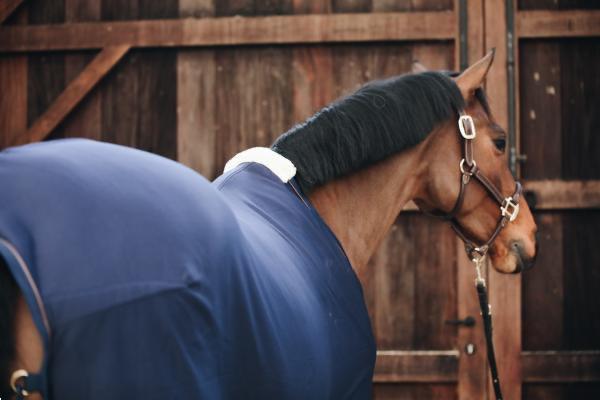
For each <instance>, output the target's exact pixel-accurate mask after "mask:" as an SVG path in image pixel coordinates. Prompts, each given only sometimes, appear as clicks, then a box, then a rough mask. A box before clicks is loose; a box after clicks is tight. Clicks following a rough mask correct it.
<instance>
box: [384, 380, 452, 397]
mask: <svg viewBox="0 0 600 400" xmlns="http://www.w3.org/2000/svg"><path fill="white" fill-rule="evenodd" d="M373 399H375V400H398V399H402V400H413V399H414V400H421V399H427V400H454V399H457V393H456V386H455V385H454V384H448V383H446V384H439V383H438V384H431V383H401V384H397V383H380V384H378V385H376V386H375V387H374V390H373Z"/></svg>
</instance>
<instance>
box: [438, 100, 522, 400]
mask: <svg viewBox="0 0 600 400" xmlns="http://www.w3.org/2000/svg"><path fill="white" fill-rule="evenodd" d="M458 130H459V131H460V135H461V136H462V138H463V143H464V146H463V158H462V159H461V160H460V164H459V168H460V172H461V175H460V191H459V192H458V198H457V199H456V202H455V203H454V207H452V210H450V212H448V213H443V212H439V211H438V212H434V213H433V215H434V216H437V217H441V218H444V219H446V220H448V221H450V223H451V224H452V228H453V229H454V231H455V232H456V234H457V235H458V237H460V238H461V239H462V241H463V242H465V250H466V251H467V255H468V256H469V258H470V259H471V261H473V263H475V270H476V272H477V279H476V280H475V286H476V288H477V295H478V297H479V306H480V309H481V316H482V318H483V328H484V334H485V342H486V347H487V356H488V362H489V368H490V374H491V377H492V386H493V388H494V394H495V396H496V399H497V400H502V390H501V388H500V377H499V376H498V367H497V364H496V354H495V351H494V342H493V338H492V313H491V306H490V304H489V301H488V295H487V290H486V285H485V279H484V278H483V276H482V274H481V265H482V264H483V260H484V258H485V256H486V254H487V252H488V250H489V249H490V246H491V245H492V243H493V242H494V240H496V238H497V237H498V235H499V234H500V231H502V229H503V228H504V227H505V226H506V224H507V223H508V222H513V221H514V220H515V219H517V216H518V215H519V198H520V197H521V192H522V191H523V188H522V186H521V183H519V182H518V181H517V182H516V187H515V192H514V193H513V194H512V196H509V197H503V196H502V193H501V192H500V190H498V188H497V187H496V186H495V185H494V184H493V183H492V182H491V181H490V180H489V179H488V178H487V177H486V176H485V175H484V174H483V172H481V170H480V169H479V167H477V163H476V162H475V159H474V157H473V140H475V137H476V136H477V132H476V130H475V124H474V123H473V118H471V116H470V115H467V114H466V113H465V112H464V110H460V111H459V118H458ZM471 178H475V179H476V180H477V181H479V183H481V185H482V186H483V187H484V188H485V189H486V190H487V191H488V193H489V194H490V195H491V196H492V198H493V199H494V200H496V202H497V203H498V204H499V205H500V219H499V220H498V224H497V225H496V229H494V232H493V233H492V235H491V236H490V238H489V239H488V240H487V241H486V242H485V243H483V244H481V245H477V244H475V242H473V241H472V240H470V239H469V238H468V237H467V235H466V234H465V233H464V232H463V230H462V228H461V226H460V224H459V223H458V221H457V220H456V218H455V217H456V215H457V214H458V212H459V211H460V210H461V208H462V205H463V202H464V199H465V191H466V187H467V185H468V184H469V182H471V180H472V179H471Z"/></svg>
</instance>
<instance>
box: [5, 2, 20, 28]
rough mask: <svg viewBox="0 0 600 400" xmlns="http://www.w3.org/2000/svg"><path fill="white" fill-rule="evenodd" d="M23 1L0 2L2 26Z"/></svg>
mask: <svg viewBox="0 0 600 400" xmlns="http://www.w3.org/2000/svg"><path fill="white" fill-rule="evenodd" d="M22 2H23V0H2V1H0V24H1V23H3V22H4V21H6V19H7V18H8V17H10V15H11V14H12V13H13V12H14V11H15V10H16V9H17V8H18V7H19V6H20V5H21V3H22Z"/></svg>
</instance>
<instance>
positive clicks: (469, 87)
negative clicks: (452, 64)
mask: <svg viewBox="0 0 600 400" xmlns="http://www.w3.org/2000/svg"><path fill="white" fill-rule="evenodd" d="M495 53H496V49H492V51H490V52H489V53H487V54H486V55H485V57H483V58H482V59H481V60H479V61H477V62H476V63H475V64H473V65H471V66H470V67H469V68H467V69H466V70H464V71H463V73H462V74H460V75H459V76H457V77H456V78H455V79H454V80H455V82H456V85H458V88H459V89H460V92H461V94H462V95H463V98H464V99H465V101H467V100H469V99H470V98H472V97H473V94H474V93H475V90H476V89H477V88H479V87H481V85H482V84H483V81H484V80H485V77H486V75H487V73H488V71H489V70H490V67H491V66H492V62H493V61H494V54H495Z"/></svg>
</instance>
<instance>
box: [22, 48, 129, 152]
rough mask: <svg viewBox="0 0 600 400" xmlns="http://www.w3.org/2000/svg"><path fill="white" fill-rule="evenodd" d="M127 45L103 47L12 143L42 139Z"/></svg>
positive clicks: (123, 52) (122, 54)
mask: <svg viewBox="0 0 600 400" xmlns="http://www.w3.org/2000/svg"><path fill="white" fill-rule="evenodd" d="M128 50H129V46H126V45H123V46H111V47H107V48H105V49H103V50H102V51H101V52H100V53H99V54H98V55H97V56H96V57H95V58H94V60H92V62H91V63H90V64H89V65H88V66H87V67H86V68H85V69H84V70H83V71H82V72H81V74H79V76H78V77H77V78H75V79H74V80H73V81H72V82H71V83H70V84H69V86H68V87H67V88H66V89H65V90H64V92H63V93H61V94H60V96H58V98H57V99H56V100H55V101H54V103H52V105H51V106H50V107H49V108H48V109H47V110H46V111H45V112H44V114H43V115H42V116H40V117H39V118H38V119H37V120H36V121H35V122H34V123H33V125H32V126H31V127H30V128H29V129H28V130H27V131H26V132H24V133H23V134H22V135H19V137H18V138H16V139H17V140H16V142H15V143H13V144H14V145H18V144H24V143H30V142H37V141H40V140H43V139H44V138H45V137H46V136H47V135H48V134H49V133H50V132H51V131H52V129H54V128H55V127H56V126H57V125H58V124H59V123H60V122H61V121H62V120H63V119H64V117H65V116H66V115H67V114H68V113H69V112H70V111H71V110H72V109H73V108H74V107H75V106H76V105H77V104H78V103H79V102H80V101H81V99H83V97H84V96H85V95H86V94H87V93H88V92H89V91H90V90H91V89H92V88H93V87H94V86H95V85H96V84H97V83H98V82H99V81H100V79H102V77H104V75H106V73H107V72H108V71H110V69H111V68H112V67H114V65H115V64H116V63H117V62H118V61H119V60H120V59H121V58H122V57H123V56H124V55H125V54H126V53H127V51H128Z"/></svg>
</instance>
